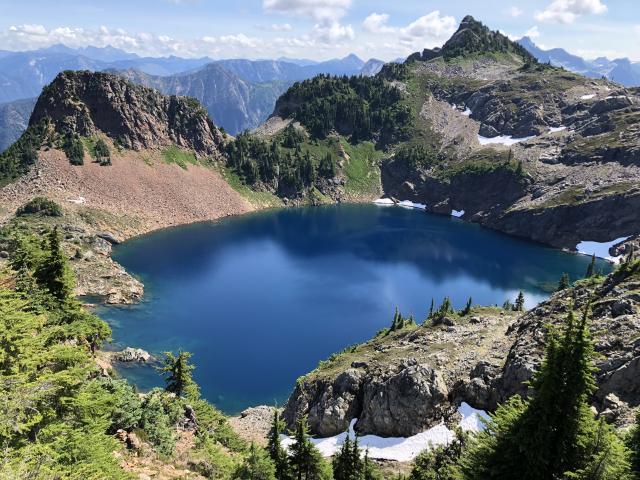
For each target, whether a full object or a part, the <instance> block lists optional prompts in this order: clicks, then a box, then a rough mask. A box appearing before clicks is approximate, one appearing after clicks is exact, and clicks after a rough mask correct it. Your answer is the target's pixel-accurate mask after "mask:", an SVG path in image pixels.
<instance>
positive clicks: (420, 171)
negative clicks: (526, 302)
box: [272, 17, 640, 248]
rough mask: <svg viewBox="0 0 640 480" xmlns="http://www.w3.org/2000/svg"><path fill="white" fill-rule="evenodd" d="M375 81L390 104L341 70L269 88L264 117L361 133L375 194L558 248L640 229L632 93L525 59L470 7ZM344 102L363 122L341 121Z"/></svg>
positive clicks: (637, 126)
mask: <svg viewBox="0 0 640 480" xmlns="http://www.w3.org/2000/svg"><path fill="white" fill-rule="evenodd" d="M378 78H380V79H383V80H384V81H385V82H386V85H388V86H392V87H393V88H395V89H396V90H397V92H399V97H398V99H397V101H396V100H394V99H393V95H385V96H384V98H385V101H384V102H382V103H381V102H379V101H378V100H377V98H378V97H377V96H374V97H372V96H371V90H370V89H371V87H370V86H367V87H366V88H361V87H357V88H355V89H353V88H352V91H351V92H349V94H348V95H349V96H347V97H345V96H344V95H343V94H342V92H346V91H348V89H349V88H351V87H349V83H352V84H353V82H354V80H348V81H346V80H345V81H340V80H335V81H333V85H330V84H329V83H328V82H325V84H326V85H325V86H322V85H320V82H318V81H315V82H306V83H302V84H299V85H296V86H294V87H293V88H292V89H290V90H289V91H288V92H287V93H286V94H285V95H283V97H281V99H280V100H279V102H278V104H277V106H276V110H275V113H274V120H272V122H274V121H275V118H276V117H278V116H280V117H286V118H290V119H295V120H297V121H299V122H300V123H302V125H303V126H304V127H306V128H307V130H308V131H309V132H310V133H311V134H312V135H315V136H320V137H321V136H323V135H326V134H327V133H328V132H335V133H338V134H340V135H342V136H343V137H345V138H348V139H349V140H350V141H351V142H352V143H354V144H355V143H357V142H359V141H360V140H361V139H362V131H363V130H366V131H367V132H368V135H366V137H367V138H371V139H373V140H374V141H376V143H377V145H378V148H379V149H384V150H385V153H384V154H383V157H384V159H383V160H382V162H381V170H382V187H383V190H384V192H385V193H386V194H387V195H388V196H392V197H395V198H397V199H400V200H412V201H414V202H418V203H425V204H427V208H428V209H429V210H431V211H433V212H437V213H443V214H450V213H451V212H452V211H453V210H457V211H464V217H463V218H464V219H466V220H469V221H473V222H477V223H481V224H483V225H487V226H490V227H492V228H496V229H499V230H502V231H505V232H508V233H510V234H513V235H519V236H523V237H527V238H531V239H534V240H537V241H540V242H544V243H547V244H550V245H553V246H556V247H564V248H575V246H576V244H577V243H578V242H580V241H581V240H594V241H601V242H605V241H611V240H613V239H615V238H620V237H626V236H629V235H633V234H635V233H637V232H638V231H640V218H639V217H638V216H637V215H635V213H634V212H635V211H637V208H638V206H639V205H640V189H639V187H640V185H639V182H640V159H639V154H640V137H639V136H638V132H639V130H640V97H639V96H638V92H637V91H635V90H631V89H625V88H624V87H621V86H620V85H617V84H615V83H612V82H609V81H606V80H593V79H589V78H586V77H583V76H580V75H577V74H574V73H570V72H567V71H565V70H563V69H559V68H555V67H553V66H548V65H544V64H538V63H537V62H536V60H535V59H534V58H533V56H532V55H531V54H529V53H528V52H527V51H526V50H525V49H524V47H522V46H520V45H518V44H516V43H514V42H511V41H510V40H509V39H508V38H507V37H505V36H503V35H501V34H500V33H497V32H491V31H490V30H489V29H488V28H486V27H485V26H484V25H482V24H481V23H479V22H477V21H475V20H474V19H473V18H471V17H466V18H465V19H464V20H463V22H462V24H461V25H460V28H459V29H458V31H457V32H456V33H455V34H454V36H453V37H452V38H451V39H450V40H449V41H448V42H447V43H445V45H444V46H443V48H442V49H434V50H425V51H423V52H420V53H416V54H414V55H412V56H410V57H409V59H408V60H407V62H406V63H405V64H403V65H394V64H389V65H386V66H385V68H384V69H383V70H382V72H381V73H380V74H379V75H378ZM338 84H340V85H338ZM311 98H313V100H312V101H311V100H310V99H311ZM300 99H303V100H304V99H306V101H304V102H302V103H301V102H300V101H299V100H300ZM346 101H349V102H352V103H353V105H357V108H358V109H363V111H365V112H367V113H366V115H361V116H360V117H362V118H368V120H367V122H370V123H366V122H365V123H366V124H362V122H360V123H358V122H355V123H354V120H353V119H352V118H351V117H350V113H349V112H352V111H353V108H354V107H353V106H349V105H347V104H346V103H345V102H346ZM403 112H408V113H407V114H406V115H405V114H404V113H403ZM390 115H391V116H392V117H389V116H390ZM391 118H393V120H392V119H391ZM380 125H383V128H380V127H379V126H380ZM354 127H357V128H355V130H354ZM376 129H377V130H376ZM394 129H395V133H394V134H393V135H390V132H392V131H393V130H394ZM354 134H355V135H354Z"/></svg>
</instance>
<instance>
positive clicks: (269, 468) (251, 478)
mask: <svg viewBox="0 0 640 480" xmlns="http://www.w3.org/2000/svg"><path fill="white" fill-rule="evenodd" d="M233 478H234V479H237V480H281V478H280V477H276V473H275V467H274V465H273V461H272V460H271V459H270V458H269V456H268V455H267V453H266V452H265V451H264V450H263V449H262V448H260V447H257V446H256V445H255V444H254V443H253V442H252V443H251V446H250V447H249V455H248V456H247V458H246V459H245V461H244V462H243V463H242V465H241V466H240V467H239V468H238V469H237V470H236V472H235V475H234V477H233Z"/></svg>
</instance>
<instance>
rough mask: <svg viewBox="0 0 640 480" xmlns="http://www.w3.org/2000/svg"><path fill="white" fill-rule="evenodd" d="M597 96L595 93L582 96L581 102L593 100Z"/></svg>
mask: <svg viewBox="0 0 640 480" xmlns="http://www.w3.org/2000/svg"><path fill="white" fill-rule="evenodd" d="M595 96H596V94H595V93H590V94H588V95H582V96H581V97H580V100H591V99H592V98H594V97H595Z"/></svg>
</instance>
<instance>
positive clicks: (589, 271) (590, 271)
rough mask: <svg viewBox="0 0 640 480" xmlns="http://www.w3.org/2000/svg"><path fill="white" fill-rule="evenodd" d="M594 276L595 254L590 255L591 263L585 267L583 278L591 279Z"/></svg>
mask: <svg viewBox="0 0 640 480" xmlns="http://www.w3.org/2000/svg"><path fill="white" fill-rule="evenodd" d="M595 274H596V254H595V253H594V254H593V255H591V263H589V266H588V267H587V273H586V275H585V276H584V278H591V277H593V276H595Z"/></svg>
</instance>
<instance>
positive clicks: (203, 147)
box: [29, 71, 224, 157]
mask: <svg viewBox="0 0 640 480" xmlns="http://www.w3.org/2000/svg"><path fill="white" fill-rule="evenodd" d="M42 121H50V122H51V123H52V125H53V127H54V130H55V131H56V132H57V133H60V134H63V135H67V134H77V135H80V136H83V137H90V136H93V135H96V134H97V133H102V134H105V135H106V136H108V137H109V138H111V139H112V140H113V141H115V142H117V143H118V144H119V145H121V146H123V147H125V148H128V149H133V150H142V149H158V148H162V147H168V146H171V145H177V146H179V147H182V148H185V149H189V150H193V151H194V152H196V153H197V154H198V155H201V156H214V157H217V156H218V155H219V154H220V149H219V147H220V145H221V144H222V142H223V140H224V137H223V134H222V133H221V132H220V131H219V130H218V128H217V127H216V126H215V125H214V124H213V122H212V121H211V119H210V118H209V117H208V115H207V112H206V111H205V110H204V109H203V108H202V106H201V105H200V104H199V103H198V102H197V101H196V100H194V99H190V98H188V97H178V96H175V95H171V96H165V95H162V94H161V93H159V92H158V91H156V90H153V89H150V88H146V87H142V86H139V85H135V84H133V83H131V82H128V81H127V80H125V79H123V78H121V77H118V76H116V75H112V74H108V73H92V72H88V71H79V72H71V71H67V72H63V73H61V74H59V75H58V76H57V77H56V78H55V80H54V81H53V82H52V83H51V84H50V85H48V86H47V87H45V88H44V89H43V92H42V94H41V95H40V97H39V98H38V101H37V102H36V106H35V108H34V111H33V114H32V115H31V118H30V120H29V125H36V124H38V123H40V122H42Z"/></svg>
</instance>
